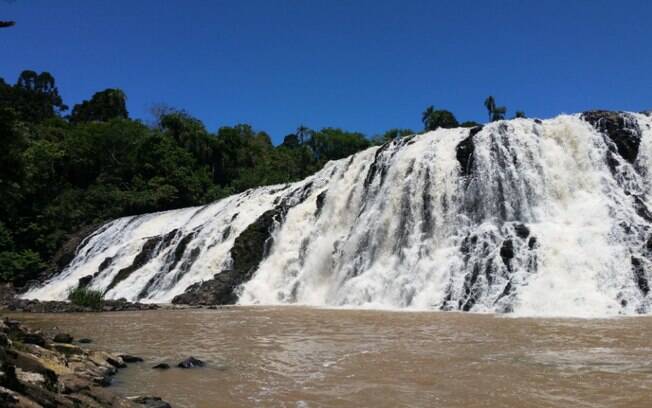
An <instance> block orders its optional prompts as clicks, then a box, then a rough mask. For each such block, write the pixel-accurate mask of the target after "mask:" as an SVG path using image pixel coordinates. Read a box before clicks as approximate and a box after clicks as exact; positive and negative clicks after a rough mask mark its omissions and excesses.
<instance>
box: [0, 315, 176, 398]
mask: <svg viewBox="0 0 652 408" xmlns="http://www.w3.org/2000/svg"><path fill="white" fill-rule="evenodd" d="M57 339H58V340H64V339H65V338H64V336H58V338H57ZM122 367H125V362H124V361H123V359H122V357H120V356H117V355H112V354H109V353H105V352H101V351H89V350H86V349H83V348H81V347H79V346H77V345H74V344H70V343H60V342H54V341H53V339H52V338H50V337H48V336H46V335H44V334H42V333H39V332H34V331H31V330H29V329H27V328H25V327H23V326H22V325H21V324H20V323H19V322H17V321H15V320H9V319H4V320H3V321H2V322H0V406H2V407H20V408H28V407H29V408H36V407H94V408H97V407H143V406H157V407H161V408H162V407H168V408H169V407H170V405H169V404H167V403H166V402H164V401H161V400H160V399H159V398H156V397H149V396H140V397H136V398H123V397H121V396H118V395H117V394H114V393H113V392H111V391H110V390H108V389H106V388H105V387H106V386H108V385H109V384H111V378H112V376H113V375H114V374H115V373H116V372H117V370H118V369H119V368H122ZM153 403H156V404H155V405H154V404H153Z"/></svg>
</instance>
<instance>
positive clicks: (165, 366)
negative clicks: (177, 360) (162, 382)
mask: <svg viewBox="0 0 652 408" xmlns="http://www.w3.org/2000/svg"><path fill="white" fill-rule="evenodd" d="M152 368H153V369H154V370H167V369H169V368H170V365H169V364H168V363H159V364H157V365H155V366H154V367H152Z"/></svg>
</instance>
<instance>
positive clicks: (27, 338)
mask: <svg viewBox="0 0 652 408" xmlns="http://www.w3.org/2000/svg"><path fill="white" fill-rule="evenodd" d="M22 342H23V343H25V344H35V345H37V346H41V347H43V346H45V338H44V337H43V335H42V334H40V333H25V335H24V336H23V338H22Z"/></svg>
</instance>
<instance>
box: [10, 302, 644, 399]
mask: <svg viewBox="0 0 652 408" xmlns="http://www.w3.org/2000/svg"><path fill="white" fill-rule="evenodd" d="M15 316H16V317H18V318H20V319H22V320H23V321H25V322H26V323H27V324H29V325H31V326H32V327H36V328H41V329H47V330H60V331H65V332H69V333H71V334H72V335H74V336H75V337H76V338H79V337H90V338H92V339H93V340H94V343H93V344H91V345H90V346H91V347H96V348H99V349H104V350H107V351H114V352H124V353H130V354H134V355H138V356H142V357H143V358H145V362H144V363H138V364H131V365H130V366H129V368H128V369H125V370H121V371H120V373H119V374H118V376H117V377H116V378H115V380H114V385H113V386H112V388H113V389H114V390H115V391H117V392H119V393H122V394H125V395H133V394H143V393H147V394H153V395H158V396H161V397H162V398H163V399H165V400H167V401H169V402H170V403H172V405H173V406H174V407H206V408H208V407H255V406H262V407H447V408H448V407H567V406H572V407H650V406H652V318H650V317H628V318H613V319H604V320H596V319H591V320H589V319H583V320H577V319H540V318H537V319H530V318H510V317H504V316H499V315H481V314H464V313H442V312H384V311H370V310H369V311H367V310H328V309H313V308H304V307H273V308H270V307H230V308H225V309H220V310H207V309H192V310H158V311H147V312H120V313H102V314H19V315H15ZM190 355H192V356H195V357H197V358H200V359H202V360H204V361H206V362H207V367H205V368H198V369H191V370H182V369H178V368H172V369H170V370H167V371H158V370H153V369H151V367H152V366H153V365H154V364H156V363H159V362H168V363H170V364H171V365H172V366H174V365H175V363H176V362H178V361H180V360H181V359H183V358H185V357H188V356H190Z"/></svg>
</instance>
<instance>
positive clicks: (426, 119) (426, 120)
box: [421, 105, 435, 130]
mask: <svg viewBox="0 0 652 408" xmlns="http://www.w3.org/2000/svg"><path fill="white" fill-rule="evenodd" d="M433 113H435V107H434V106H432V105H430V106H428V107H427V108H426V110H425V111H423V113H422V114H421V122H423V129H424V130H429V129H430V126H429V125H430V118H432V114H433Z"/></svg>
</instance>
